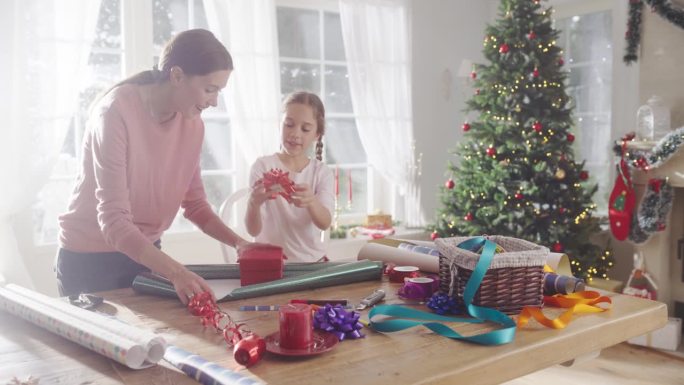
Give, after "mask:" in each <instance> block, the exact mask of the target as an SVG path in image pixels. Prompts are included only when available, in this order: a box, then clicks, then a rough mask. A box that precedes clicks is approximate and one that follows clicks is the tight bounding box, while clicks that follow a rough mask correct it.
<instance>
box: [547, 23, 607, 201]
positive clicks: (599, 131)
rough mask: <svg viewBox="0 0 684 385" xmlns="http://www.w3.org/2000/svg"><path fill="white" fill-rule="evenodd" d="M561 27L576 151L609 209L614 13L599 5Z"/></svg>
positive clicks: (599, 198) (595, 197) (561, 40)
mask: <svg viewBox="0 0 684 385" xmlns="http://www.w3.org/2000/svg"><path fill="white" fill-rule="evenodd" d="M555 27H556V28H557V29H559V30H560V31H561V34H560V39H559V42H558V44H559V45H560V46H561V47H563V49H564V60H565V67H566V68H567V70H568V80H567V86H568V94H569V95H570V97H571V99H572V100H573V103H574V118H575V127H576V128H575V133H576V140H575V144H574V145H575V155H576V158H577V159H578V160H583V159H584V160H586V163H585V168H586V169H587V170H588V171H589V175H590V176H591V177H592V180H593V181H594V182H598V183H599V190H598V192H597V194H596V195H595V196H594V202H595V203H596V204H597V206H598V211H599V212H604V213H605V212H606V211H607V201H608V194H609V193H610V187H611V186H610V182H608V181H610V180H611V179H610V175H611V167H612V161H611V160H612V154H611V151H610V140H611V107H612V90H611V88H612V66H613V59H612V58H613V44H612V15H611V11H610V10H602V11H593V12H590V13H585V14H580V15H573V16H568V17H564V18H559V19H557V20H556V25H555Z"/></svg>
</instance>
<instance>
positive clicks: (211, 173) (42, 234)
mask: <svg viewBox="0 0 684 385" xmlns="http://www.w3.org/2000/svg"><path fill="white" fill-rule="evenodd" d="M146 12H147V13H146ZM131 13H137V14H149V13H151V14H152V18H151V20H152V23H151V25H149V24H147V23H146V22H144V20H142V19H131V20H126V18H125V17H124V16H122V15H127V14H131ZM188 28H207V22H206V15H205V13H204V7H203V5H202V0H154V2H152V1H151V0H147V1H136V0H102V5H101V8H100V14H99V18H98V23H97V32H96V39H95V41H94V43H93V49H92V52H91V55H90V59H89V71H88V73H86V74H84V81H83V83H84V84H86V85H87V87H86V88H84V89H83V90H82V91H81V93H80V97H79V105H78V110H77V111H76V113H75V114H74V116H73V118H72V120H71V126H70V129H69V133H68V135H67V137H66V140H65V142H64V146H63V147H62V153H61V155H60V158H59V161H58V163H57V164H56V166H55V168H54V170H53V173H52V175H51V177H50V179H49V181H48V182H47V183H46V185H45V186H44V188H43V190H42V191H41V192H40V193H39V197H38V198H39V199H38V203H37V204H36V205H35V206H34V207H33V218H34V219H33V223H34V230H33V233H34V243H35V244H36V245H45V244H54V243H55V242H56V241H57V235H58V232H59V229H58V224H57V220H56V218H57V216H58V215H59V214H60V213H62V212H63V211H64V210H65V209H66V206H67V204H68V201H69V198H70V195H71V191H72V189H73V186H74V181H75V178H76V176H77V174H78V171H79V168H80V166H81V159H82V148H81V146H82V140H83V133H84V130H85V121H86V119H87V115H88V108H89V106H90V104H91V103H92V101H93V100H94V99H95V97H96V96H97V95H98V94H100V93H101V92H103V91H105V90H106V89H108V88H109V87H111V86H112V85H113V84H114V83H116V82H117V81H118V80H120V79H121V78H122V77H123V76H124V75H122V74H132V73H135V72H137V71H138V70H139V69H145V68H152V65H153V63H156V60H157V58H158V55H159V53H160V52H161V48H162V46H163V44H164V42H165V41H167V40H168V39H169V38H170V37H171V36H172V35H173V34H175V33H177V32H179V31H182V30H185V29H188ZM141 42H142V44H141ZM145 42H146V43H145ZM125 47H132V48H130V49H126V48H125ZM145 47H151V51H152V52H154V53H155V55H154V56H153V57H150V56H149V53H150V49H147V48H145ZM219 100H220V103H219V106H218V108H213V109H209V110H207V111H206V112H205V113H204V114H203V118H204V123H205V142H204V147H203V149H202V155H201V161H200V162H201V166H202V177H203V181H204V185H205V189H206V192H207V196H208V199H209V202H210V204H211V205H212V206H213V207H214V209H215V210H218V207H219V205H220V204H221V202H222V201H223V199H225V197H226V196H228V195H229V194H230V193H231V192H232V191H233V185H234V173H235V166H234V164H235V161H234V156H233V154H234V153H235V151H234V150H233V139H232V135H231V131H230V119H229V118H228V115H227V112H226V107H225V105H224V104H223V101H222V100H221V99H219ZM192 230H193V227H192V224H191V223H190V222H189V221H187V220H186V219H185V218H183V216H182V215H181V214H180V213H179V215H178V216H177V218H176V221H175V222H174V224H173V225H172V227H171V229H170V230H169V232H179V231H192Z"/></svg>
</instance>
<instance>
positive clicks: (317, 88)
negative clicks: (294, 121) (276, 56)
mask: <svg viewBox="0 0 684 385" xmlns="http://www.w3.org/2000/svg"><path fill="white" fill-rule="evenodd" d="M311 3H313V4H318V7H315V8H312V7H304V6H290V5H289V4H288V5H280V6H278V7H277V9H276V18H277V23H278V48H279V51H280V86H281V94H282V96H283V97H285V95H287V94H289V93H290V92H293V91H297V90H304V91H309V92H314V93H316V94H317V95H319V96H320V97H321V99H322V101H323V103H324V104H325V109H326V123H327V127H326V133H325V136H324V156H325V158H324V161H325V162H326V163H327V164H328V165H329V166H330V167H331V168H333V169H335V168H338V169H339V190H340V195H339V198H338V199H339V205H340V208H341V212H340V215H341V216H357V215H359V214H365V213H366V211H367V207H368V202H367V200H368V196H367V191H368V190H367V188H366V186H367V185H368V183H369V180H370V179H372V175H371V174H372V173H371V172H369V171H370V170H369V166H368V164H367V162H366V153H365V151H364V149H363V146H362V145H361V139H360V138H359V134H358V131H357V128H356V122H355V119H354V111H353V108H352V103H351V95H350V92H349V79H348V75H347V64H346V61H345V60H346V58H345V53H344V44H343V41H342V27H341V24H340V15H339V12H337V11H335V10H334V9H328V8H326V7H324V6H322V5H323V4H324V3H323V2H311ZM350 181H351V187H352V190H353V191H351V193H350V191H349V186H350ZM349 196H351V197H352V199H351V205H349ZM355 214H356V215H355Z"/></svg>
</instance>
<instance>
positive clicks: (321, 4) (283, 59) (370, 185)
mask: <svg viewBox="0 0 684 385" xmlns="http://www.w3.org/2000/svg"><path fill="white" fill-rule="evenodd" d="M275 6H276V10H277V8H280V7H284V8H299V9H305V10H311V11H316V12H317V13H318V20H319V24H318V28H319V36H321V39H320V41H319V48H320V53H321V58H320V59H304V58H294V57H287V56H280V55H279V62H280V63H295V64H296V63H302V64H315V65H318V69H319V72H320V74H321V76H320V79H319V85H320V95H321V96H322V99H324V100H323V102H324V103H325V95H326V87H325V83H326V82H325V79H326V76H325V71H324V69H325V67H326V66H341V67H344V68H348V66H347V62H346V60H345V61H340V60H329V59H325V39H324V38H323V37H324V33H325V24H324V23H325V13H339V12H340V8H339V3H338V2H337V1H334V0H275ZM355 118H356V115H355V114H354V113H353V112H351V113H349V112H328V111H326V120H330V119H355ZM324 151H325V148H324ZM328 166H329V167H331V168H333V169H334V168H336V167H339V169H340V171H341V173H340V178H341V177H342V175H345V177H346V171H347V170H350V169H351V170H362V169H365V171H366V180H365V188H366V202H365V205H366V210H365V212H361V211H356V212H345V211H344V210H341V211H340V212H339V217H338V223H339V224H340V225H346V224H362V223H363V222H364V220H365V218H366V212H370V211H373V210H374V209H376V208H379V209H381V210H383V211H384V212H389V210H390V209H391V207H384V206H383V207H379V202H382V201H383V200H382V199H381V198H382V197H381V196H380V195H379V194H378V192H379V191H380V190H381V189H378V188H377V186H378V185H379V184H380V183H382V182H381V181H380V180H379V179H380V178H379V176H378V174H377V173H376V172H375V171H374V168H373V167H372V165H370V164H369V163H368V162H365V163H339V164H329V165H328ZM339 205H340V207H345V206H346V191H340V200H339ZM334 214H335V213H333V215H334Z"/></svg>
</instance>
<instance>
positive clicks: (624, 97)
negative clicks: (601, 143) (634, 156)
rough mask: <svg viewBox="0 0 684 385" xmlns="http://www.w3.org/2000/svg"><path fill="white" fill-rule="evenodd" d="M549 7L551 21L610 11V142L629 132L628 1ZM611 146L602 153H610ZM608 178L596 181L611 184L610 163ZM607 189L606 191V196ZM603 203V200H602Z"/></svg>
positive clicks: (634, 84) (633, 100)
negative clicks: (625, 59)
mask: <svg viewBox="0 0 684 385" xmlns="http://www.w3.org/2000/svg"><path fill="white" fill-rule="evenodd" d="M550 5H551V6H553V9H554V15H553V18H554V19H564V18H570V17H572V16H582V15H586V14H590V13H596V12H606V11H607V12H610V13H611V18H612V29H611V42H612V43H611V44H612V68H611V77H612V82H611V83H612V85H611V111H610V137H611V142H612V141H614V140H616V139H617V138H619V137H621V136H623V135H624V134H625V133H627V132H629V131H632V130H633V126H634V120H635V119H634V116H635V115H634V114H635V113H636V107H638V90H639V84H638V73H639V67H638V63H635V64H634V65H631V66H625V65H624V64H623V62H622V56H623V54H624V47H625V38H624V34H625V28H626V27H625V26H626V24H627V17H628V12H627V7H628V2H619V3H618V2H615V1H613V0H581V1H579V0H578V1H563V0H552V1H550ZM610 147H611V146H608V148H606V151H611V149H610ZM605 167H608V170H609V171H608V175H609V179H608V180H605V181H597V182H598V183H612V181H613V180H614V178H615V176H616V175H615V168H614V166H613V162H609V164H606V165H605ZM609 193H610V188H608V194H609ZM606 200H607V197H606ZM597 214H598V216H600V217H607V215H608V212H607V205H606V207H604V208H599V209H598V211H597Z"/></svg>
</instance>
